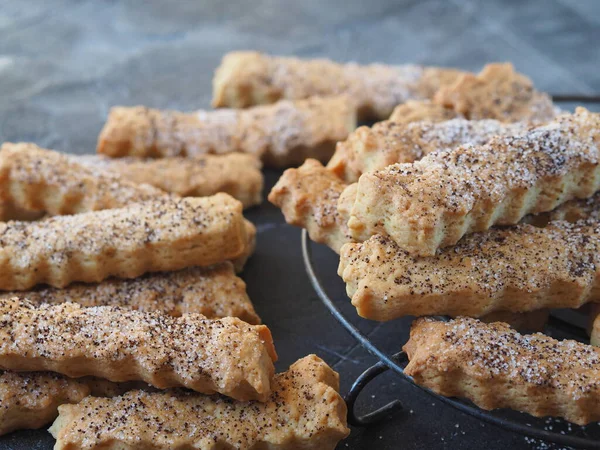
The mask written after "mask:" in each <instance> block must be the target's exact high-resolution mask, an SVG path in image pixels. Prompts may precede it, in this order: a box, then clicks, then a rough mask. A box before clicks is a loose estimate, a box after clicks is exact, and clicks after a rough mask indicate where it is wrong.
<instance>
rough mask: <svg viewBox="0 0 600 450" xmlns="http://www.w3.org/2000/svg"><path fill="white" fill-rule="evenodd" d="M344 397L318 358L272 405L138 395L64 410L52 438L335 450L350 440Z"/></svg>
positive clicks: (114, 444) (157, 448) (64, 444)
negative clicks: (342, 442) (347, 439)
mask: <svg viewBox="0 0 600 450" xmlns="http://www.w3.org/2000/svg"><path fill="white" fill-rule="evenodd" d="M338 389H339V382H338V374H337V373H335V372H334V371H333V370H332V369H331V368H329V367H328V366H327V364H325V363H324V362H323V361H322V360H321V359H319V358H318V357H316V356H314V355H311V356H307V357H305V358H303V359H301V360H299V361H297V362H296V363H295V364H293V365H292V366H291V367H290V369H289V370H288V371H287V372H285V373H280V374H278V375H276V376H275V378H274V380H273V393H272V394H271V397H270V398H269V399H268V400H267V401H266V403H256V402H252V403H239V402H231V401H228V400H226V399H223V398H219V397H207V396H204V395H199V394H195V393H191V392H184V391H182V390H172V391H166V392H154V393H147V392H144V391H133V392H129V393H127V394H125V395H123V396H122V397H117V398H113V399H100V398H93V397H89V398H86V399H85V400H84V401H83V402H81V403H79V404H78V405H73V406H67V405H65V406H62V407H60V409H59V411H60V416H59V418H58V419H57V420H56V421H55V422H54V424H53V425H52V427H51V428H50V432H51V433H52V435H53V436H54V437H55V438H56V447H55V449H57V450H67V449H74V448H77V449H82V450H83V449H85V450H93V449H104V450H111V449H114V450H117V449H125V448H126V449H128V450H148V449H153V450H163V449H164V450H167V449H174V448H181V449H183V448H190V449H192V448H193V449H197V450H214V449H217V448H219V449H220V448H223V449H224V448H232V449H233V448H235V449H237V450H258V449H267V448H268V449H270V450H288V449H289V450H299V449H302V450H333V449H334V448H335V446H336V445H337V443H338V442H339V441H340V440H342V439H344V438H345V437H346V436H348V434H349V432H350V430H349V429H348V427H347V426H346V405H345V403H344V401H343V400H342V398H341V397H340V395H339V394H338ZM148 417H151V418H152V420H147V418H148Z"/></svg>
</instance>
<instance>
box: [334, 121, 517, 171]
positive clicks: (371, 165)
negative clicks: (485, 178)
mask: <svg viewBox="0 0 600 450" xmlns="http://www.w3.org/2000/svg"><path fill="white" fill-rule="evenodd" d="M528 128H529V127H528V125H527V124H526V123H524V122H521V123H514V124H504V123H502V122H498V121H496V120H465V119H453V120H447V121H444V122H438V123H436V122H431V121H421V122H414V123H410V124H405V123H400V122H394V121H392V120H386V121H383V122H379V123H376V124H375V125H373V126H372V127H360V128H358V129H357V130H356V131H354V132H353V133H351V134H350V136H348V139H346V140H345V141H343V142H338V144H337V147H336V151H335V154H334V155H333V157H332V158H331V160H330V161H329V163H328V164H327V168H328V169H329V170H331V171H333V172H334V173H335V174H336V175H337V176H339V177H340V178H342V179H344V180H345V181H346V182H348V183H354V182H356V181H358V179H359V178H360V176H361V175H362V174H363V173H365V172H372V171H376V170H381V169H384V168H386V167H387V166H389V165H391V164H397V163H412V162H415V161H418V160H420V159H421V158H423V157H424V156H426V155H428V154H430V153H433V152H435V151H441V150H451V149H454V148H456V147H458V146H459V145H463V144H472V145H483V144H485V143H487V142H488V141H489V140H490V139H491V138H492V137H494V136H510V135H518V134H522V133H524V132H526V131H527V130H528Z"/></svg>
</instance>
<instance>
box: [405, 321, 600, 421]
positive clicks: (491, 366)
mask: <svg viewBox="0 0 600 450" xmlns="http://www.w3.org/2000/svg"><path fill="white" fill-rule="evenodd" d="M404 351H406V353H407V354H408V357H409V359H410V362H409V364H408V365H407V366H406V368H405V369H404V373H406V374H407V375H409V376H411V377H413V379H414V381H415V382H416V383H417V384H419V385H421V386H425V387H427V388H429V389H432V390H433V391H434V392H436V393H438V394H440V395H443V396H445V397H466V398H468V399H469V400H471V401H473V402H474V403H475V404H476V405H477V406H479V407H480V408H483V409H486V410H490V409H495V408H511V409H515V410H518V411H523V412H527V413H529V414H531V415H533V416H536V417H544V416H558V417H562V418H564V419H566V420H568V421H570V422H574V423H576V424H579V425H585V424H588V423H590V422H595V421H598V420H600V349H597V348H595V347H592V346H591V345H586V344H582V343H579V342H576V341H569V340H565V341H557V340H555V339H552V338H551V337H548V336H545V335H543V334H540V333H536V334H533V335H526V336H522V335H520V334H519V333H517V332H516V331H514V330H512V329H511V328H510V327H508V326H507V325H506V324H503V323H501V322H497V323H494V324H490V325H486V324H483V323H481V322H479V321H478V320H475V319H471V318H466V317H461V318H459V319H455V320H451V321H450V322H441V321H436V320H433V319H426V318H425V319H418V320H416V321H415V322H414V323H413V326H412V329H411V332H410V340H409V341H408V343H407V344H406V345H405V346H404Z"/></svg>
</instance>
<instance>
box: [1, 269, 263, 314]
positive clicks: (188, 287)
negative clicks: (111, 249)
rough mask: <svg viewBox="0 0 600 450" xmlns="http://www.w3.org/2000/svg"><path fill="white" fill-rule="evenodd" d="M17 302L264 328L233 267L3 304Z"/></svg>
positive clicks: (76, 287)
mask: <svg viewBox="0 0 600 450" xmlns="http://www.w3.org/2000/svg"><path fill="white" fill-rule="evenodd" d="M13 297H19V298H20V299H24V300H27V301H29V302H31V303H34V304H36V305H41V304H44V303H50V304H60V303H66V302H71V303H78V304H80V305H82V306H121V307H123V308H126V309H135V310H139V311H145V312H152V311H160V312H163V313H165V314H169V315H171V316H176V317H178V316H181V315H182V314H188V313H197V314H202V315H204V316H205V317H207V318H208V319H219V318H222V317H238V318H240V319H242V320H243V321H244V322H247V323H250V324H253V325H256V324H259V323H260V318H259V317H258V315H257V314H256V312H255V311H254V307H253V306H252V302H251V301H250V299H249V298H248V294H247V293H246V283H244V281H243V280H242V279H241V278H239V277H237V276H236V275H235V272H234V270H233V265H232V264H231V263H230V262H224V263H220V264H217V265H215V266H212V267H207V268H201V267H190V268H188V269H183V270H180V271H177V272H161V273H153V274H147V275H145V276H142V277H139V278H134V279H127V280H123V279H118V278H112V279H109V280H104V281H103V282H102V283H99V284H84V283H76V284H71V285H70V286H67V287H66V288H63V289H56V288H50V287H43V288H40V289H37V290H33V291H20V292H19V291H13V292H4V293H2V294H0V299H4V300H7V299H10V298H13Z"/></svg>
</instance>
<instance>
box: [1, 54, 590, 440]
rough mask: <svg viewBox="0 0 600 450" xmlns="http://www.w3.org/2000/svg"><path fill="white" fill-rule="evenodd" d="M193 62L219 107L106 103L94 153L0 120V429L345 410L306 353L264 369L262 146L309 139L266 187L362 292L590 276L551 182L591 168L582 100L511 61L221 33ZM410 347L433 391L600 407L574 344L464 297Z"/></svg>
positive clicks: (153, 436) (582, 191) (585, 208)
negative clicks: (384, 59) (335, 56)
mask: <svg viewBox="0 0 600 450" xmlns="http://www.w3.org/2000/svg"><path fill="white" fill-rule="evenodd" d="M213 87H214V106H217V107H223V106H226V107H230V108H236V109H218V110H214V111H196V112H193V113H181V112H176V111H159V110H153V109H149V108H144V107H134V108H126V107H120V108H114V109H113V110H111V113H110V115H109V117H108V120H107V123H106V125H105V126H104V129H103V130H102V132H101V133H100V136H99V139H98V148H97V151H98V155H96V156H75V155H64V154H59V153H56V152H53V151H50V150H44V149H41V148H39V147H37V146H35V145H33V144H4V145H3V146H2V149H1V150H0V219H1V220H3V221H4V222H2V223H0V266H1V267H0V289H1V290H4V291H6V292H4V293H3V294H2V297H1V298H0V309H1V310H2V326H1V327H0V367H1V368H2V370H3V371H2V372H1V375H0V379H1V380H0V381H1V383H0V433H6V432H10V431H12V430H16V429H21V428H37V427H41V426H44V425H45V424H47V423H49V422H51V421H52V420H53V419H54V418H55V417H56V416H57V415H58V418H57V419H56V421H55V422H54V424H53V426H52V427H51V432H52V434H53V435H54V437H55V438H56V439H57V444H56V448H57V449H96V448H98V449H99V448H102V449H110V448H113V449H122V448H128V449H148V448H153V449H167V448H188V447H189V448H198V449H214V448H225V447H226V448H236V449H259V448H267V447H268V448H273V449H298V448H302V449H315V450H316V449H333V448H334V447H335V446H336V444H337V443H338V442H339V441H340V440H341V439H343V438H344V437H345V436H346V435H347V433H348V429H347V427H346V417H345V416H346V408H345V405H344V402H343V400H342V399H341V398H340V396H339V394H338V390H339V382H338V375H337V374H336V373H335V372H334V371H333V370H332V369H331V368H329V367H328V366H327V365H326V364H325V363H324V362H323V361H322V360H320V359H319V358H318V357H316V356H308V357H306V358H303V359H301V360H299V361H298V362H296V363H295V364H293V365H292V366H291V367H290V368H289V370H288V371H287V372H284V373H281V374H279V375H274V366H273V363H274V361H275V360H276V353H275V349H274V346H273V343H272V339H271V336H270V332H269V330H268V328H266V327H265V326H263V325H259V323H260V319H259V318H258V316H257V314H256V312H255V311H254V309H253V307H252V304H251V302H250V300H249V299H248V296H247V294H246V292H245V285H244V283H243V281H242V280H241V279H240V278H238V277H237V276H236V275H235V270H236V269H237V270H238V271H240V270H241V269H242V268H243V265H244V263H245V262H246V260H247V259H248V257H249V256H250V255H251V253H252V252H253V249H254V246H255V237H256V229H255V228H254V226H253V225H252V224H251V223H250V222H248V221H247V220H245V219H244V217H243V214H242V208H243V206H246V207H248V206H252V205H255V204H257V203H259V202H260V200H261V198H260V197H261V191H262V184H263V180H262V175H261V173H260V168H261V164H262V163H264V164H265V165H269V166H273V167H286V166H290V165H296V164H301V163H302V162H304V161H305V160H306V159H307V158H310V159H308V160H307V161H306V162H305V163H304V164H303V165H302V166H301V167H300V168H298V169H291V170H289V171H287V172H286V173H285V174H284V176H283V177H282V179H281V180H280V182H279V183H278V185H277V186H276V187H275V188H274V190H273V192H272V193H271V196H270V199H271V200H272V201H273V202H274V203H276V204H278V205H279V206H281V208H282V210H283V212H284V214H285V215H286V219H287V220H288V221H289V222H290V223H294V224H297V225H301V226H303V227H305V228H307V229H308V230H309V233H310V235H311V237H312V238H313V239H314V240H316V241H319V242H325V243H327V244H328V245H329V246H330V247H332V248H333V249H334V250H336V251H338V252H340V253H341V264H340V274H341V275H342V276H343V278H344V280H345V281H346V282H347V283H348V290H349V293H350V294H351V296H352V298H353V303H354V304H355V305H356V306H357V309H358V311H359V313H360V314H361V315H363V316H364V317H368V318H372V319H376V320H389V319H393V318H395V317H399V316H401V315H406V314H414V315H429V314H447V315H450V316H458V315H468V316H473V317H483V316H485V319H486V320H489V319H490V314H491V313H494V314H495V316H494V317H496V318H498V317H502V318H503V320H504V319H506V320H509V321H511V323H513V324H518V323H521V322H527V323H526V325H531V322H532V320H533V319H535V320H536V321H539V318H540V316H541V318H542V319H544V314H545V313H544V311H543V310H544V309H547V308H551V307H559V306H560V307H565V306H572V307H573V306H578V305H580V304H582V303H584V302H586V301H593V300H595V298H594V290H593V285H592V281H593V276H592V274H593V275H595V260H594V258H595V253H596V252H595V250H594V249H595V247H594V245H597V244H596V237H595V236H594V235H593V234H592V232H593V231H594V220H595V219H594V218H595V217H596V216H594V211H595V209H594V208H595V205H594V203H593V199H592V200H590V201H581V202H578V203H575V202H574V200H572V199H575V198H585V197H589V196H591V195H592V194H593V193H594V192H595V191H596V189H597V185H598V184H600V181H597V179H598V176H597V174H596V171H595V168H596V167H597V165H598V161H597V155H596V154H595V153H594V152H597V147H596V145H597V144H598V139H599V138H598V133H599V132H598V119H597V116H596V115H594V114H591V113H588V112H587V111H585V110H579V111H578V112H577V113H576V114H571V115H570V114H564V115H561V114H559V111H558V110H557V109H556V108H555V107H554V105H553V104H552V102H551V100H550V98H549V97H548V96H547V95H546V94H544V93H541V92H538V91H536V90H535V89H534V88H533V86H532V84H531V82H530V80H528V79H527V78H526V77H524V76H523V75H520V74H518V73H515V72H514V69H513V68H512V66H510V65H509V64H491V65H488V66H486V68H484V70H483V71H482V72H481V73H480V74H478V75H475V74H472V73H467V72H461V71H458V70H454V69H443V68H437V67H421V66H414V65H403V66H384V65H379V64H373V65H369V66H360V65H357V64H353V63H350V64H338V63H334V62H332V61H327V60H312V61H307V60H298V59H295V58H280V57H271V56H268V55H263V54H259V53H255V52H238V53H232V54H229V55H226V56H225V58H224V59H223V62H222V64H221V66H220V67H219V68H218V69H217V72H216V75H215V79H214V86H213ZM255 105H258V106H255ZM241 108H246V109H241ZM390 114H392V115H391V117H390ZM388 117H389V120H385V121H384V122H381V123H378V124H376V125H375V126H373V127H372V128H366V127H361V128H359V129H357V130H356V131H354V128H355V126H356V120H357V118H358V119H377V120H383V119H388ZM344 140H345V141H344ZM338 141H343V142H339V143H338V144H337V146H336V142H338ZM334 151H335V155H333V154H334ZM332 155H333V158H332V159H331V161H330V162H329V164H328V166H327V167H323V166H322V165H321V163H320V162H319V161H321V162H326V161H328V160H329V158H330V157H331V156H332ZM312 158H316V159H312ZM234 198H236V199H237V200H235V199H234ZM557 207H558V209H556V208H557ZM550 210H554V211H553V212H552V213H549V214H545V215H542V216H540V215H537V216H531V214H532V213H542V212H548V211H550ZM523 218H525V219H526V223H525V222H524V223H522V224H519V225H516V226H513V227H508V228H497V227H496V228H493V229H491V230H489V231H486V230H487V229H488V228H490V227H491V226H492V225H513V224H516V223H517V222H519V221H521V219H523ZM464 235H466V236H465V237H463V236H464ZM452 246H453V247H452ZM553 246H554V247H553ZM556 246H558V248H556ZM586 281H587V285H586V284H585V282H586ZM540 310H542V311H541V313H540ZM515 312H518V313H523V312H527V313H528V314H514V313H515ZM530 312H531V313H530ZM492 315H493V314H492ZM406 350H407V352H408V353H409V356H410V358H411V365H410V366H409V368H408V369H407V371H408V372H409V373H412V374H413V376H414V377H415V380H416V381H417V382H420V383H423V384H425V385H427V386H430V387H432V388H433V389H435V390H437V391H438V392H440V393H442V394H444V395H461V396H467V397H470V398H472V399H473V400H474V401H475V402H476V403H478V404H479V405H481V406H483V407H487V408H491V407H498V406H509V407H513V408H517V409H521V410H525V411H528V412H531V413H533V414H538V415H541V414H557V415H562V416H564V417H566V418H567V419H569V420H572V421H575V422H578V423H583V422H587V421H590V420H596V419H597V418H598V413H597V412H596V411H597V410H598V407H597V406H596V403H598V402H596V400H597V398H598V397H597V392H598V387H597V386H596V384H595V380H596V379H597V378H598V377H597V375H598V369H597V367H598V360H597V357H598V356H599V354H598V353H597V351H596V350H595V349H594V348H592V347H589V346H585V345H582V344H576V343H572V342H564V343H562V342H557V341H554V340H551V339H550V338H548V337H546V336H543V335H533V336H521V335H519V334H517V333H516V331H513V330H511V329H510V328H508V326H507V325H501V324H498V323H496V324H492V325H485V324H484V323H482V322H480V321H478V320H475V319H469V318H460V319H456V320H455V321H452V322H449V323H444V322H436V321H431V320H420V321H417V322H416V323H415V325H414V327H413V331H412V336H411V341H410V342H409V343H408V344H407V346H406ZM595 358H596V359H595ZM559 361H560V362H561V365H560V367H558V366H559ZM559 369H560V370H559Z"/></svg>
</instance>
